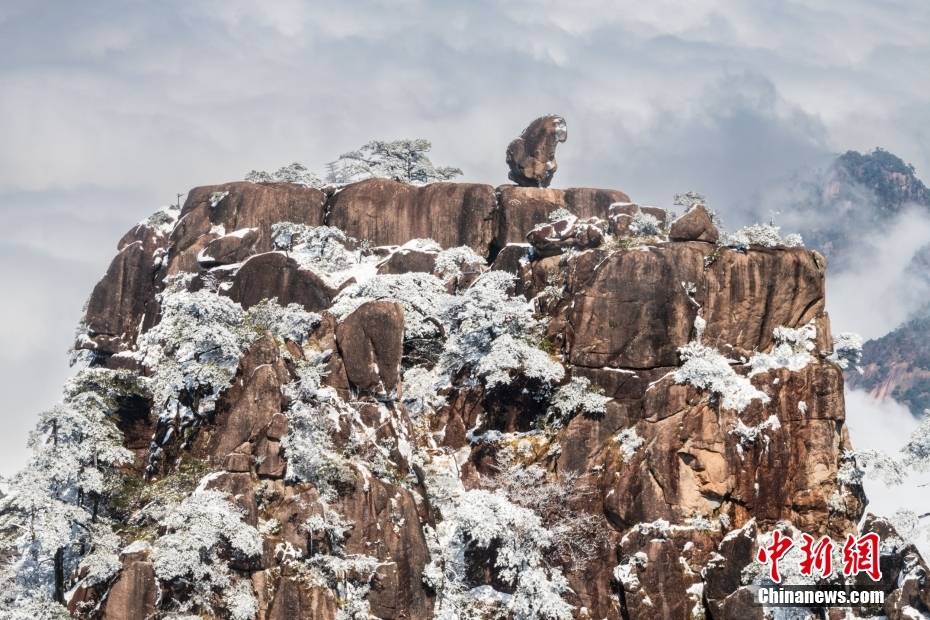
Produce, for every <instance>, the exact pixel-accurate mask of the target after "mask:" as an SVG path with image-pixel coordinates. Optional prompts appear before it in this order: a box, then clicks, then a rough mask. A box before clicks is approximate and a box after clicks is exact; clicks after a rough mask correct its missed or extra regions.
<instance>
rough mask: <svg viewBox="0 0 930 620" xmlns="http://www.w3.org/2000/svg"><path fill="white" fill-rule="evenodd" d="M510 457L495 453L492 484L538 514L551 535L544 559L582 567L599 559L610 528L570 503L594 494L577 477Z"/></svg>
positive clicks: (512, 499) (517, 502)
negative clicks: (496, 470)
mask: <svg viewBox="0 0 930 620" xmlns="http://www.w3.org/2000/svg"><path fill="white" fill-rule="evenodd" d="M486 434H491V433H490V432H489V433H486ZM511 454H512V451H511V450H506V451H505V450H501V451H498V453H497V458H498V463H499V464H500V467H501V469H502V471H501V473H500V474H498V475H497V476H496V477H495V479H494V482H495V484H496V485H498V488H499V491H498V492H502V493H504V494H505V496H506V497H507V498H509V499H510V500H511V501H512V502H514V503H515V504H517V505H519V506H522V507H524V508H527V509H529V510H532V511H533V512H535V513H536V514H537V515H539V517H540V519H541V522H542V525H543V527H545V529H547V530H548V531H549V533H550V534H551V535H552V545H551V547H550V548H549V549H548V550H547V551H546V557H547V558H552V559H553V560H554V561H553V562H551V563H553V564H555V563H562V562H566V561H567V562H568V564H569V565H571V566H574V567H576V568H583V567H584V565H585V564H586V563H588V562H590V561H593V560H595V559H596V558H599V557H601V556H602V554H603V552H604V549H605V545H607V544H609V538H610V535H609V533H610V528H609V527H608V526H606V525H605V524H604V522H603V520H602V519H599V518H598V517H597V516H595V515H593V514H591V513H589V512H585V511H584V510H582V509H579V508H578V507H577V503H576V502H572V501H571V500H572V499H573V498H578V497H582V496H585V495H588V494H591V495H593V494H595V493H596V491H594V489H593V488H591V487H589V486H588V485H587V484H586V483H583V482H581V481H579V479H578V475H577V474H573V473H568V472H561V473H559V474H554V473H552V472H548V471H546V470H545V469H543V468H542V467H540V466H539V465H529V466H526V465H525V464H523V463H520V462H518V460H517V459H513V458H512V457H511Z"/></svg>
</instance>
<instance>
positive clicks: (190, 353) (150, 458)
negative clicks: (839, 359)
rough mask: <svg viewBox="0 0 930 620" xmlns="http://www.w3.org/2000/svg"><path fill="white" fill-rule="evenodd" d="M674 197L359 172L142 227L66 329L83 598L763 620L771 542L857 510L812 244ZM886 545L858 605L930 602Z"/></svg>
mask: <svg viewBox="0 0 930 620" xmlns="http://www.w3.org/2000/svg"><path fill="white" fill-rule="evenodd" d="M553 212H555V214H554V215H553V216H552V217H551V218H550V214H551V213H553ZM671 220H672V218H671V217H670V216H666V214H665V213H664V212H663V211H661V210H658V209H645V208H639V207H638V206H637V205H634V204H631V203H629V198H628V197H627V196H626V195H625V194H623V193H622V192H619V191H616V190H599V189H569V190H564V191H563V190H554V189H543V188H530V187H514V186H505V187H500V188H497V189H494V188H492V187H491V186H487V185H479V184H455V183H436V184H433V185H429V186H425V187H414V186H410V185H405V184H401V183H397V182H393V181H386V180H380V179H372V180H368V181H363V182H360V183H356V184H353V185H349V186H346V187H341V188H338V189H330V190H326V191H319V190H315V189H311V188H305V187H301V186H297V185H293V184H284V183H278V184H255V183H229V184H224V185H217V186H210V187H201V188H196V189H194V190H192V191H191V192H190V194H189V196H188V198H187V201H186V202H185V204H184V206H183V208H182V209H181V210H180V212H179V213H178V212H172V211H170V210H168V211H165V212H162V213H160V214H157V215H156V216H153V217H152V218H151V219H150V220H148V221H147V222H145V223H143V224H140V225H139V226H137V227H136V228H134V229H133V230H132V231H130V233H128V234H127V235H126V237H124V239H123V240H122V241H121V242H120V245H119V253H118V255H117V257H116V258H115V259H114V260H113V263H112V265H111V266H110V268H109V270H108V271H107V274H106V275H105V276H104V278H103V279H102V280H101V282H100V283H99V284H98V285H97V287H96V288H95V289H94V291H93V294H92V296H91V299H90V302H89V304H88V308H87V316H86V319H85V322H84V327H85V329H84V330H83V332H82V333H81V335H80V337H79V338H78V341H77V343H76V345H75V348H76V351H77V353H78V355H79V356H84V357H86V358H87V359H88V361H89V364H90V366H89V367H88V368H87V369H86V370H84V371H82V373H85V374H84V375H81V376H82V377H84V379H82V380H83V381H84V382H85V383H84V384H86V385H88V386H91V387H89V388H87V389H95V390H97V391H99V392H101V393H106V394H108V395H109V398H110V400H108V401H107V402H108V403H110V402H111V401H112V406H110V409H108V416H107V419H109V420H112V422H113V424H114V425H115V427H116V428H117V429H118V433H119V434H118V437H119V438H120V442H121V445H122V448H125V449H128V451H129V455H128V456H127V457H126V458H125V459H123V460H122V461H117V465H118V476H117V477H116V481H117V482H116V483H114V484H113V485H112V486H111V487H108V488H107V489H106V490H105V491H101V492H98V493H97V494H96V495H95V497H96V498H97V499H98V504H97V505H95V512H94V518H95V519H97V515H98V514H100V515H106V517H107V519H109V521H108V523H109V527H110V528H111V529H112V535H111V536H110V537H109V538H108V539H107V540H108V541H109V543H108V545H109V546H108V547H107V546H106V545H103V544H102V543H94V542H93V541H92V542H91V543H88V548H93V549H94V553H97V552H98V548H99V549H102V551H100V553H101V554H102V556H101V557H105V558H106V562H103V561H102V560H100V561H98V562H97V563H96V564H94V563H90V564H89V563H88V562H87V561H85V560H81V558H80V557H76V558H74V559H72V560H71V561H70V562H71V563H70V564H69V563H68V560H67V558H65V560H64V561H63V562H62V567H63V569H65V568H69V567H70V568H72V569H73V570H71V571H67V572H68V574H67V575H65V577H64V580H65V582H66V583H65V586H66V589H68V590H69V592H68V595H67V603H68V606H69V609H70V611H71V613H72V614H73V615H75V616H80V617H95V618H108V619H117V618H120V619H121V618H144V617H169V616H170V614H172V613H177V614H194V615H199V616H200V617H219V618H226V617H229V618H236V619H239V618H261V619H265V620H284V619H290V618H318V619H336V618H368V617H377V618H385V619H401V618H405V619H418V618H433V617H439V618H450V619H451V618H517V619H529V618H559V619H562V618H591V619H595V618H596V619H600V618H610V619H620V618H623V619H629V618H644V617H661V618H682V619H684V618H762V617H763V615H764V613H766V610H765V609H764V608H761V607H754V606H752V605H751V598H752V595H751V591H750V588H751V586H752V585H753V584H758V583H760V580H761V579H762V577H760V571H759V570H758V568H757V567H756V566H755V564H754V562H755V560H754V559H755V557H756V551H757V549H758V546H759V545H760V544H761V543H763V542H765V537H766V536H767V535H768V534H769V533H770V532H771V531H772V530H773V529H774V528H782V529H783V530H785V531H796V530H794V529H793V528H797V530H801V531H804V532H807V533H810V534H811V535H814V536H820V535H829V536H832V537H834V538H836V539H842V538H845V536H846V535H847V534H848V533H851V532H855V531H857V524H858V523H859V521H860V518H861V517H862V514H863V509H864V497H863V494H862V490H861V487H860V486H859V483H858V478H857V474H856V470H855V468H854V466H853V464H852V463H851V462H849V459H847V458H846V456H845V453H846V451H848V450H850V449H851V446H850V442H849V437H848V434H847V430H846V426H845V423H844V405H843V375H842V371H841V370H840V369H839V367H838V366H837V365H836V364H835V363H834V362H833V361H831V359H830V358H831V355H832V354H833V350H832V339H831V334H830V326H829V320H828V317H827V316H826V314H825V312H824V301H825V300H824V279H825V263H824V261H823V259H822V258H821V257H820V256H819V255H818V254H817V253H816V252H812V251H809V250H806V249H803V248H798V247H785V246H784V245H781V244H780V243H779V242H778V240H777V239H775V240H773V239H772V238H771V237H764V238H762V237H760V238H758V239H756V238H748V237H746V236H743V237H741V238H742V239H743V240H744V241H742V242H740V243H737V244H734V245H732V246H731V245H726V243H725V242H720V243H715V241H716V240H717V237H718V231H717V230H716V229H715V228H714V226H713V223H712V222H711V221H710V218H709V217H708V216H707V213H706V212H705V211H703V207H695V208H694V209H692V210H691V211H689V212H687V213H686V214H684V215H683V216H682V217H681V218H678V219H677V220H675V221H674V222H672V221H671ZM669 229H671V230H672V231H673V234H672V238H673V239H675V240H669V235H668V231H669ZM531 231H532V234H530V237H529V239H530V240H531V241H532V244H527V243H525V242H524V240H525V239H526V238H527V233H530V232H531ZM747 238H748V239H749V241H748V242H747V241H746V239H747ZM429 239H431V240H429ZM488 263H490V266H489V265H488ZM269 300H272V301H269ZM833 359H835V357H834V358H833ZM87 373H91V374H92V375H93V376H92V377H91V378H87V377H88V376H89V375H87ZM91 379H92V380H91ZM117 379H119V380H120V381H121V383H120V382H118V381H117ZM101 386H103V387H101ZM125 386H131V387H125ZM70 397H73V396H69V398H70ZM82 501H83V500H82ZM95 522H96V521H95ZM869 523H870V524H871V525H870V527H879V526H880V527H884V528H887V527H889V526H888V525H887V524H886V523H884V522H881V521H874V520H873V521H870V522H869ZM876 523H877V524H878V525H876ZM883 531H884V530H883ZM889 536H891V534H889ZM889 540H890V541H893V540H894V537H893V536H891V538H889ZM889 544H890V546H888V547H887V548H885V549H884V551H883V553H884V554H885V555H883V566H886V565H887V570H886V574H887V575H890V577H889V579H888V580H887V583H886V584H885V585H884V586H883V587H885V589H886V590H887V592H888V603H887V604H886V608H885V609H884V610H862V609H855V610H850V613H851V614H853V615H854V616H869V615H871V614H873V613H876V611H880V612H881V613H884V614H886V615H887V616H888V617H890V618H904V617H908V616H906V614H907V613H909V612H908V611H907V610H908V609H916V610H923V611H924V612H925V613H926V612H928V611H930V609H928V607H930V595H928V593H927V588H926V579H927V573H926V567H925V566H923V564H922V561H921V560H920V559H919V558H918V557H917V555H916V551H914V549H913V548H912V547H908V546H906V545H904V544H903V543H901V544H898V545H897V546H895V545H894V544H893V543H889ZM104 547H106V549H104ZM69 553H72V552H70V551H69ZM84 553H87V551H86V550H85V551H84ZM104 565H105V566H104ZM56 566H57V564H56ZM101 566H104V568H101ZM892 573H893V575H892ZM921 580H923V581H921ZM915 583H916V584H917V585H916V586H915V585H914V584H915ZM810 613H811V614H814V613H821V612H818V611H817V610H810ZM822 613H826V612H822ZM830 613H831V614H834V613H835V612H830ZM818 617H823V616H818ZM829 617H831V618H832V617H838V616H835V615H830V616H829Z"/></svg>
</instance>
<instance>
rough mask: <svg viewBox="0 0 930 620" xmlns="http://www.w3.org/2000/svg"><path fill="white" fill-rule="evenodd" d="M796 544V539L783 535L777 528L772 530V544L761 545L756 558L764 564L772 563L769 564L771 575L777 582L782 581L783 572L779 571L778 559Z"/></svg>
mask: <svg viewBox="0 0 930 620" xmlns="http://www.w3.org/2000/svg"><path fill="white" fill-rule="evenodd" d="M793 545H794V541H793V540H791V538H790V537H788V536H783V535H782V533H781V532H779V531H778V530H775V531H774V532H772V544H771V545H769V546H768V547H759V554H758V555H757V556H756V559H757V560H759V562H761V563H762V564H766V563H771V566H769V576H770V577H771V578H772V581H774V582H775V583H781V573H779V572H778V561H779V560H781V559H782V557H783V556H784V555H785V554H786V553H788V550H789V549H791V547H792V546H793Z"/></svg>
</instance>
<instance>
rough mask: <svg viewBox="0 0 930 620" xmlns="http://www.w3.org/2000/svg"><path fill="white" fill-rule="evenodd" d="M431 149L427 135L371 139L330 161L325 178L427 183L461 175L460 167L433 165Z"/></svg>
mask: <svg viewBox="0 0 930 620" xmlns="http://www.w3.org/2000/svg"><path fill="white" fill-rule="evenodd" d="M431 148H432V144H431V143H430V141H429V140H426V139H424V138H414V139H403V140H394V141H390V142H388V141H385V140H372V141H371V142H368V143H367V144H364V145H362V146H361V147H360V148H358V149H357V150H354V151H349V152H348V153H343V154H342V155H340V156H339V159H337V160H336V161H333V162H330V163H328V164H327V165H326V169H327V179H326V180H327V181H329V182H330V183H337V184H342V183H351V182H353V181H359V180H362V179H367V178H371V177H378V178H385V179H394V180H396V181H403V182H405V183H415V184H425V183H432V182H433V181H448V180H449V179H453V178H455V177H457V176H460V175H461V174H462V171H461V170H460V169H459V168H453V167H450V166H440V167H437V166H434V165H433V162H431V161H430V159H429V157H428V156H427V153H428V152H429V150H430V149H431Z"/></svg>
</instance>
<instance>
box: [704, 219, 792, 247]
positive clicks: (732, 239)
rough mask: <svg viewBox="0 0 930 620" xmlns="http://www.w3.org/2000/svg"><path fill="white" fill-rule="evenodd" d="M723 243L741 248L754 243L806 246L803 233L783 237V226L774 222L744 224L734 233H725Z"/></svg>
mask: <svg viewBox="0 0 930 620" xmlns="http://www.w3.org/2000/svg"><path fill="white" fill-rule="evenodd" d="M721 245H725V246H730V247H735V248H738V249H741V250H745V249H747V248H749V247H750V246H753V245H758V246H762V247H764V248H775V247H786V248H799V247H803V246H804V240H803V239H801V235H797V234H791V235H787V236H785V237H782V236H781V228H780V227H778V226H775V225H774V224H752V225H750V226H744V227H743V228H740V229H739V230H737V231H736V232H734V233H732V234H724V235H723V238H722V240H721Z"/></svg>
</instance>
